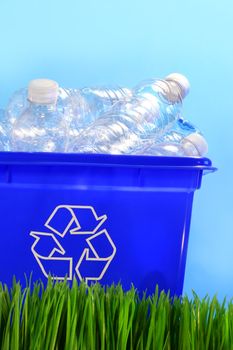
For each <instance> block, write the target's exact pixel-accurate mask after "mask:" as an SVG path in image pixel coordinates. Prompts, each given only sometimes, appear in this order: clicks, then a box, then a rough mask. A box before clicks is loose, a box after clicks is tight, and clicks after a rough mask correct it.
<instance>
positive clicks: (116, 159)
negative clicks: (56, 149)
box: [0, 152, 217, 173]
mask: <svg viewBox="0 0 233 350" xmlns="http://www.w3.org/2000/svg"><path fill="white" fill-rule="evenodd" d="M0 164H1V165H3V164H4V165H10V164H18V165H20V164H21V165H83V166H87V165H91V166H106V167H108V166H112V167H114V166H118V167H119V166H120V167H134V168H135V167H136V168H157V169H164V168H168V169H190V170H191V169H200V170H204V173H209V172H214V171H216V170H217V168H215V167H213V166H212V162H211V160H210V159H209V158H206V157H167V156H165V157H164V156H143V155H112V154H87V153H85V154H81V153H47V152H0Z"/></svg>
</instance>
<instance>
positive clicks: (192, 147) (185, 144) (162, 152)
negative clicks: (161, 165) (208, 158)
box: [134, 132, 208, 157]
mask: <svg viewBox="0 0 233 350" xmlns="http://www.w3.org/2000/svg"><path fill="white" fill-rule="evenodd" d="M207 151H208V145H207V142H206V140H205V138H204V137H203V136H202V135H201V134H199V133H197V132H194V133H191V134H189V135H187V136H185V137H184V138H183V139H182V140H181V141H180V143H177V142H174V141H173V142H172V141H169V140H168V141H163V142H160V143H151V144H149V143H147V144H146V145H144V149H140V150H137V151H135V153H134V154H136V155H149V156H169V157H202V156H204V155H205V154H206V153H207Z"/></svg>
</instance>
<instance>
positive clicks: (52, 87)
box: [28, 79, 59, 104]
mask: <svg viewBox="0 0 233 350" xmlns="http://www.w3.org/2000/svg"><path fill="white" fill-rule="evenodd" d="M58 90H59V85H58V83H57V82H56V81H54V80H49V79H35V80H32V81H30V83H29V85H28V100H29V101H31V102H33V103H38V104H53V103H56V102H57V97H58Z"/></svg>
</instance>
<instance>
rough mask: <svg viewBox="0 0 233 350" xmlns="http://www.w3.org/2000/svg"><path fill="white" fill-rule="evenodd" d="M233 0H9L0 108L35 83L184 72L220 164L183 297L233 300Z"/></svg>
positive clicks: (0, 10)
mask: <svg viewBox="0 0 233 350" xmlns="http://www.w3.org/2000/svg"><path fill="white" fill-rule="evenodd" d="M232 18H233V2H232V1H230V0H228V1H227V0H222V1H217V0H212V1H210V0H206V1H201V0H195V1H194V0H191V1H185V0H177V1H171V0H170V1H167V0H165V1H155V0H143V1H137V0H118V1H110V0H99V1H94V0H92V1H90V0H86V1H80V0H66V1H59V0H57V1H55V0H37V1H29V0H20V1H16V0H14V1H13V0H7V1H6V0H1V1H0V39H1V40H0V63H1V64H0V106H1V107H4V106H5V105H6V102H7V100H8V98H9V96H10V94H11V93H12V92H13V91H14V90H16V89H18V88H19V87H22V86H25V85H26V84H27V82H28V81H29V80H30V79H33V78H37V77H49V78H52V79H55V80H57V81H58V82H59V83H60V84H61V85H63V86H67V87H68V86H69V87H78V86H83V85H93V84H104V83H107V84H109V83H110V84H111V83H113V84H121V85H128V86H133V85H134V84H135V83H137V82H138V81H140V80H142V79H145V78H149V77H163V76H165V75H167V74H168V73H171V72H174V71H178V72H181V73H183V74H185V75H187V77H188V78H189V80H190V82H191V86H192V90H191V93H190V95H189V97H188V98H187V99H186V101H185V103H184V113H185V116H186V117H187V118H188V119H190V120H191V121H192V122H193V123H195V124H196V125H198V126H199V127H200V128H201V129H202V131H203V132H204V133H205V135H206V138H207V140H208V142H209V149H210V151H209V157H210V158H211V159H212V161H213V163H214V165H216V166H217V167H218V168H219V171H218V172H217V173H215V174H211V175H208V176H206V177H205V178H204V179H203V184H202V189H201V190H200V191H197V192H196V195H195V200H194V207H193V216H192V225H191V235H190V242H189V250H188V259H187V269H186V277H185V287H184V291H185V292H186V293H188V294H189V295H191V290H192V289H194V290H195V291H196V292H197V293H198V294H200V295H201V296H203V295H205V294H206V293H210V294H211V295H213V294H214V293H218V296H219V297H220V298H222V297H223V296H225V295H227V296H228V297H230V296H233V155H232V154H233V151H232V149H233V148H232V140H233V40H232V34H231V33H232V32H233V28H232V27H233V24H232V23H233V22H232Z"/></svg>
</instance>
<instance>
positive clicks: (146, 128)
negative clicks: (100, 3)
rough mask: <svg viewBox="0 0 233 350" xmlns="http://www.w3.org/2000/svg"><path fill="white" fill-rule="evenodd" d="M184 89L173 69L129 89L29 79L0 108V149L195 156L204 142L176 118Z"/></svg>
mask: <svg viewBox="0 0 233 350" xmlns="http://www.w3.org/2000/svg"><path fill="white" fill-rule="evenodd" d="M189 89H190V86H189V82H188V80H187V78H186V77H184V76H183V75H181V74H178V73H173V74H170V75H168V76H167V77H165V79H151V80H149V81H144V82H141V83H140V84H138V85H137V86H136V87H134V88H133V89H129V88H119V87H115V88H108V87H96V88H82V89H65V88H61V87H59V85H58V83H57V82H55V81H53V80H48V79H36V80H32V81H31V82H30V83H29V85H28V87H27V88H23V89H21V90H19V91H17V92H15V93H14V94H13V96H12V97H11V99H10V101H9V103H8V105H7V107H6V109H5V111H3V110H0V151H8V152H9V151H12V152H60V153H62V152H69V153H109V154H133V155H151V156H153V155H155V156H186V157H187V156H197V157H198V156H199V157H200V156H203V155H204V154H205V153H207V150H208V146H207V142H206V140H205V138H204V136H203V135H202V133H201V132H200V130H199V129H197V128H196V127H195V126H194V125H192V124H191V123H190V122H189V121H187V120H185V119H184V118H183V117H182V104H183V100H184V98H185V97H186V96H187V94H188V93H189Z"/></svg>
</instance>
